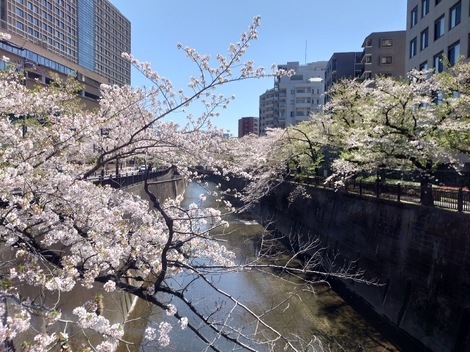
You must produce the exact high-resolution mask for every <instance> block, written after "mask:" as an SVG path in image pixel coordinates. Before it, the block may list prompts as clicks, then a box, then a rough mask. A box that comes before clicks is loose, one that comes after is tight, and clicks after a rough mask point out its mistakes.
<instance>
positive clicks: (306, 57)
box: [305, 41, 307, 66]
mask: <svg viewBox="0 0 470 352" xmlns="http://www.w3.org/2000/svg"><path fill="white" fill-rule="evenodd" d="M305 66H307V41H305Z"/></svg>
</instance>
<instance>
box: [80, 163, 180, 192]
mask: <svg viewBox="0 0 470 352" xmlns="http://www.w3.org/2000/svg"><path fill="white" fill-rule="evenodd" d="M170 172H172V173H175V169H174V168H172V167H170V168H166V169H157V170H152V171H149V172H148V175H147V172H138V171H136V172H126V173H121V174H118V175H115V174H110V175H98V176H94V177H90V178H88V180H89V181H91V182H93V183H94V184H95V185H101V186H110V187H111V188H116V189H117V188H123V187H128V186H132V185H135V184H136V183H139V182H144V181H145V179H146V178H147V179H148V180H155V179H158V178H159V177H163V176H166V175H167V174H168V173H170Z"/></svg>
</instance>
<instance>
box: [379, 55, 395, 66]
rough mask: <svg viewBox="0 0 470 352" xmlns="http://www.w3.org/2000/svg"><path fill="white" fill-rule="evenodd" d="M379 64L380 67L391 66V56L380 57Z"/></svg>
mask: <svg viewBox="0 0 470 352" xmlns="http://www.w3.org/2000/svg"><path fill="white" fill-rule="evenodd" d="M380 64H381V65H391V64H392V57H391V56H381V57H380Z"/></svg>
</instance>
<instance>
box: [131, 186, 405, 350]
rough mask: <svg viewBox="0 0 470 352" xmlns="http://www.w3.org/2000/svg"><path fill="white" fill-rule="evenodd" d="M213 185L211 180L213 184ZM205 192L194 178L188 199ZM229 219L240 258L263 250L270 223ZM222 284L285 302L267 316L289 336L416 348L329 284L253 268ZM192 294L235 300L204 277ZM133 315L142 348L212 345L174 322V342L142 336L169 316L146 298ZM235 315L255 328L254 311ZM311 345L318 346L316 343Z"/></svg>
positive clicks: (244, 296) (200, 299)
mask: <svg viewBox="0 0 470 352" xmlns="http://www.w3.org/2000/svg"><path fill="white" fill-rule="evenodd" d="M213 186H214V185H213V184H210V187H213ZM202 192H203V190H202V189H201V188H200V186H198V185H197V184H194V183H190V184H189V185H188V187H187V190H186V193H185V204H186V205H189V204H190V203H192V202H194V201H196V200H197V199H199V195H200V194H201V193H202ZM213 201H214V200H213V199H211V198H210V197H207V203H206V204H205V205H206V206H214V207H215V206H216V204H215V203H214V202H213ZM227 221H229V223H230V228H229V230H230V234H229V235H228V236H227V237H226V239H227V241H228V242H227V247H229V248H230V249H231V250H233V251H234V252H235V253H236V255H237V260H238V261H240V262H246V261H249V260H252V259H253V258H254V257H255V255H256V253H257V251H258V239H259V236H260V235H261V234H262V233H263V231H264V228H263V227H262V226H260V225H259V224H258V223H257V222H256V221H254V220H253V218H252V217H250V216H249V215H246V214H242V215H230V216H228V217H227ZM178 279H179V280H182V281H184V280H188V279H189V278H187V277H185V276H184V275H181V277H180V278H178ZM218 286H219V287H220V288H222V289H223V290H225V291H227V292H230V293H231V294H232V295H233V296H234V297H236V298H238V299H239V300H240V301H241V302H243V303H245V304H247V305H248V306H249V307H250V308H252V309H253V310H255V311H256V312H258V313H260V312H263V311H267V310H269V309H270V308H272V307H274V306H277V305H278V304H279V307H278V309H276V310H275V311H273V312H271V313H269V314H267V315H266V317H265V319H266V321H267V322H268V323H269V324H271V325H272V326H273V327H275V328H276V329H278V330H279V331H282V333H283V334H284V335H286V336H290V337H293V336H298V337H299V338H300V340H303V341H306V342H308V341H310V340H311V339H312V338H317V339H318V341H319V342H317V343H316V344H315V345H314V346H315V347H316V348H319V347H320V345H322V346H323V347H324V350H325V351H398V350H412V349H410V348H408V349H407V348H406V346H405V347H404V346H395V345H394V344H392V343H390V342H389V341H387V340H386V339H385V338H384V337H383V336H382V335H381V334H380V333H379V332H378V331H377V329H375V328H374V327H373V326H371V325H370V323H368V322H367V321H366V320H365V319H364V318H362V317H361V316H360V315H359V314H358V313H357V312H356V311H355V310H354V309H353V308H352V307H351V306H349V305H348V304H347V303H346V302H345V301H344V300H343V299H341V298H340V297H339V296H338V295H337V294H335V293H334V292H333V290H332V289H330V288H329V287H328V286H327V285H325V284H317V285H315V287H314V292H315V293H312V292H305V291H302V290H298V291H296V287H295V286H294V285H293V284H291V283H289V282H287V281H285V280H281V279H279V278H277V277H276V276H274V275H269V274H265V273H264V274H263V273H261V272H258V271H250V272H239V273H226V274H223V275H222V276H220V277H219V278H218ZM292 292H295V295H293V297H292V298H291V299H290V300H288V301H285V302H284V303H282V302H283V300H284V298H285V297H286V296H287V295H288V294H289V293H292ZM189 294H190V297H191V299H192V300H193V302H197V304H199V305H201V306H205V307H207V308H208V309H212V308H214V307H215V306H216V305H219V306H220V307H222V308H221V309H222V311H223V312H224V311H225V312H227V310H229V309H230V306H229V303H227V302H225V303H224V299H223V297H221V296H219V295H218V294H216V293H215V292H214V291H212V290H210V289H209V288H208V287H206V286H205V284H203V283H202V282H200V281H196V282H194V284H193V285H192V288H191V291H190V292H189ZM175 304H177V302H175ZM179 308H180V307H179ZM180 313H184V311H180ZM141 317H145V321H144V320H142V319H139V318H141ZM133 318H136V320H135V321H134V324H128V326H127V327H126V330H127V332H128V333H127V335H126V336H125V337H124V339H126V340H128V341H129V340H131V341H133V342H134V343H137V344H140V351H181V352H183V351H191V352H194V351H203V350H205V347H206V346H205V345H204V344H203V343H202V342H200V341H199V340H198V339H197V338H196V337H195V336H194V335H193V334H192V333H191V332H190V331H188V330H181V329H179V328H178V327H177V326H175V327H174V328H173V330H172V332H171V335H170V336H171V343H170V345H169V346H168V347H166V348H162V347H159V346H158V344H157V343H155V342H154V343H148V342H145V341H141V337H142V334H143V330H144V329H145V324H149V325H151V326H153V327H158V324H159V323H160V322H161V321H164V320H167V319H168V317H167V316H166V314H165V313H162V312H159V311H157V310H153V309H152V307H151V306H148V305H147V304H146V303H145V302H142V301H139V302H138V304H137V305H136V307H135V309H134V311H133V313H132V316H131V317H130V319H131V320H132V319H133ZM230 318H231V319H234V320H235V321H236V324H237V325H238V326H240V327H242V326H243V327H248V328H250V324H251V321H250V317H248V316H245V315H243V314H235V315H234V316H233V317H230ZM147 322H148V323H147ZM217 346H218V347H219V348H220V349H221V350H223V351H230V350H232V347H233V346H230V345H229V344H224V342H220V343H217ZM282 347H283V346H282V345H280V346H278V347H276V348H275V351H280V350H281V351H282V350H283V349H282ZM257 348H259V349H260V350H262V351H264V350H266V349H264V348H263V347H262V346H257ZM126 350H127V349H126V348H125V347H123V348H122V351H126ZM209 350H210V349H209ZM306 350H307V351H312V349H311V348H310V349H306Z"/></svg>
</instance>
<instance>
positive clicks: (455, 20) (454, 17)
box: [449, 1, 462, 29]
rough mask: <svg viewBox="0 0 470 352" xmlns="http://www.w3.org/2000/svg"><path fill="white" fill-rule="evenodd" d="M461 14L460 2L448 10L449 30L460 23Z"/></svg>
mask: <svg viewBox="0 0 470 352" xmlns="http://www.w3.org/2000/svg"><path fill="white" fill-rule="evenodd" d="M461 12H462V2H461V1H459V2H457V3H456V4H455V5H454V6H452V7H451V8H450V10H449V29H452V28H454V27H455V26H456V25H458V24H459V23H460V14H461Z"/></svg>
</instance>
